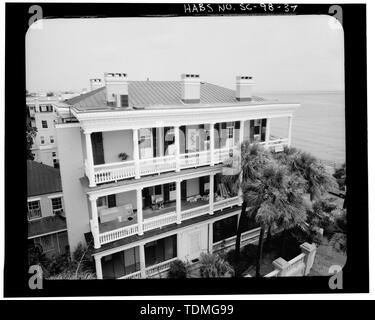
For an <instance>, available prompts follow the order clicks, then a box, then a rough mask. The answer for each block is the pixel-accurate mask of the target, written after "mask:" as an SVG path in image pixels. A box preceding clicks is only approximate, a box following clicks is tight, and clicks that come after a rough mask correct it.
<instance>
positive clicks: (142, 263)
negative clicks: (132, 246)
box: [139, 244, 146, 278]
mask: <svg viewBox="0 0 375 320" xmlns="http://www.w3.org/2000/svg"><path fill="white" fill-rule="evenodd" d="M139 267H140V270H141V277H142V278H146V258H145V246H144V245H143V244H140V245H139Z"/></svg>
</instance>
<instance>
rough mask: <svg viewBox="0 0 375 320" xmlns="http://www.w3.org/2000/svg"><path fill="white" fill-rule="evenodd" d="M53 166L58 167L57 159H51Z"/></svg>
mask: <svg viewBox="0 0 375 320" xmlns="http://www.w3.org/2000/svg"><path fill="white" fill-rule="evenodd" d="M53 167H54V168H55V169H59V168H60V163H59V160H58V159H53Z"/></svg>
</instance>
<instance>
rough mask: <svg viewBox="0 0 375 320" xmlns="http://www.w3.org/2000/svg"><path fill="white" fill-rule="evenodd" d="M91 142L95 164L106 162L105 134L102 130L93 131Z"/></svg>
mask: <svg viewBox="0 0 375 320" xmlns="http://www.w3.org/2000/svg"><path fill="white" fill-rule="evenodd" d="M91 144H92V153H93V158H94V165H96V164H104V148H103V134H102V133H101V132H93V133H92V134H91Z"/></svg>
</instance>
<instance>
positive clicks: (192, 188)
mask: <svg viewBox="0 0 375 320" xmlns="http://www.w3.org/2000/svg"><path fill="white" fill-rule="evenodd" d="M198 193H199V178H194V179H189V180H186V196H187V197H191V196H195V195H197V194H198Z"/></svg>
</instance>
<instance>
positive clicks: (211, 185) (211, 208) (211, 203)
mask: <svg viewBox="0 0 375 320" xmlns="http://www.w3.org/2000/svg"><path fill="white" fill-rule="evenodd" d="M209 199H210V201H209V203H210V213H209V214H211V215H212V214H214V173H210V198H209Z"/></svg>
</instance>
